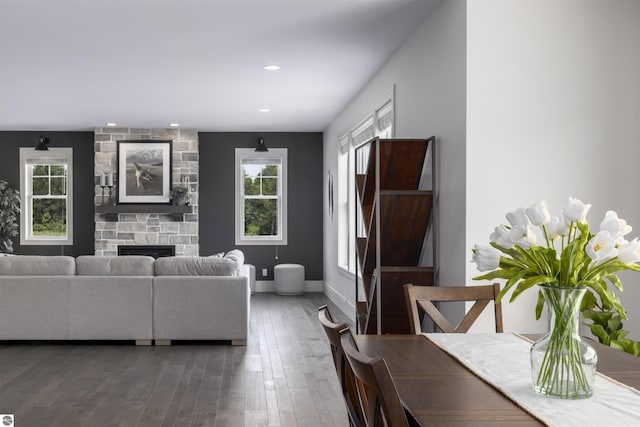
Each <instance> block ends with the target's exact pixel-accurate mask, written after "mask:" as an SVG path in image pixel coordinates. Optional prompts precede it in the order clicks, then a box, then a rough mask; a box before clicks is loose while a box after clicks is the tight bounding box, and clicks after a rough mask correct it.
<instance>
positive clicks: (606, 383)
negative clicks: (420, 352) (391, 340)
mask: <svg viewBox="0 0 640 427" xmlns="http://www.w3.org/2000/svg"><path fill="white" fill-rule="evenodd" d="M423 335H425V336H426V337H427V338H428V339H429V340H431V341H432V342H433V343H435V344H436V345H438V346H439V347H440V348H442V349H443V350H445V351H446V352H447V353H449V354H450V355H451V356H453V357H454V358H456V359H457V360H458V361H459V362H460V363H462V364H463V365H465V366H466V367H467V368H469V369H470V370H471V371H472V372H474V373H475V374H476V375H478V376H479V377H480V378H482V379H483V380H485V381H486V382H488V383H489V384H491V385H492V386H494V387H495V388H497V389H498V390H500V391H501V392H502V393H504V394H505V395H506V396H507V397H509V398H510V399H511V400H513V401H514V402H515V403H517V404H518V405H519V406H521V407H522V408H523V409H525V410H526V411H527V412H529V413H530V414H532V415H533V416H535V417H536V418H538V419H539V420H540V421H542V422H544V423H545V424H547V425H550V426H558V427H569V426H580V427H584V426H616V427H626V426H629V427H632V426H633V427H638V426H640V392H639V391H638V390H636V389H634V388H632V387H629V386H626V385H624V384H620V383H618V382H616V381H615V380H613V379H611V378H609V377H607V376H605V375H601V374H599V373H598V374H597V375H596V379H595V384H594V388H593V396H592V397H590V398H588V399H581V400H564V399H556V398H551V397H545V396H540V395H538V394H536V393H535V392H534V391H533V386H532V382H531V365H530V361H529V360H530V359H529V349H530V348H531V343H529V342H527V341H525V340H524V339H522V338H521V337H518V336H516V335H513V334H475V333H468V334H439V333H436V334H423Z"/></svg>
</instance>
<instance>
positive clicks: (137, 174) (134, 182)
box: [117, 140, 173, 204]
mask: <svg viewBox="0 0 640 427" xmlns="http://www.w3.org/2000/svg"><path fill="white" fill-rule="evenodd" d="M117 143H118V152H117V161H118V166H117V170H118V204H147V203H152V204H170V203H171V168H172V160H173V141H172V140H144V141H140V140H126V141H117Z"/></svg>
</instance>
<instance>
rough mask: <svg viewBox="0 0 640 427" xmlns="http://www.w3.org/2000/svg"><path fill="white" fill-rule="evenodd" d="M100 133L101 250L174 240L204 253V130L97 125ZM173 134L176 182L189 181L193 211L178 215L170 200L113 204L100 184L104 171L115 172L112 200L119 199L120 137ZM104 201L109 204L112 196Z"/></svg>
mask: <svg viewBox="0 0 640 427" xmlns="http://www.w3.org/2000/svg"><path fill="white" fill-rule="evenodd" d="M94 135H95V144H94V151H95V168H94V182H95V189H96V190H95V206H96V211H98V210H99V211H100V212H96V214H95V255H103V256H106V255H118V247H119V246H127V245H131V246H133V245H136V246H150V245H165V246H166V245H170V246H175V254H176V255H198V254H199V244H198V239H199V236H198V192H199V154H198V153H199V150H198V132H197V131H196V130H194V129H138V128H97V129H95V131H94ZM167 139H170V140H172V141H173V144H172V145H173V146H172V149H173V153H172V156H173V160H172V165H171V169H172V184H173V185H175V184H185V185H188V187H189V198H190V205H191V209H190V211H191V212H187V213H183V214H180V215H175V213H172V212H169V211H168V210H169V209H171V208H169V207H167V206H166V205H157V207H154V205H131V207H128V205H118V206H115V207H114V208H113V209H112V210H111V208H109V207H105V206H104V205H103V198H102V189H101V187H100V185H99V184H100V176H101V175H102V174H103V173H105V174H108V173H113V180H114V185H115V187H113V196H112V199H111V202H112V204H115V203H116V200H117V193H116V189H117V180H118V176H117V175H118V174H117V170H116V168H117V163H118V162H117V158H116V156H117V141H121V140H167ZM107 194H108V190H107ZM104 204H105V205H108V204H109V203H108V197H106V198H105V203H104ZM128 210H129V211H128ZM105 211H108V212H105ZM141 211H142V212H141Z"/></svg>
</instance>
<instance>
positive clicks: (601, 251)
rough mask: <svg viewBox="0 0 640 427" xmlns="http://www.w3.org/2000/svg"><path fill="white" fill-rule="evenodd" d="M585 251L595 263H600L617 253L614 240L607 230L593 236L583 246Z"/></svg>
mask: <svg viewBox="0 0 640 427" xmlns="http://www.w3.org/2000/svg"><path fill="white" fill-rule="evenodd" d="M584 250H585V252H586V253H587V255H588V256H589V258H591V259H592V260H593V261H595V262H596V264H602V263H603V262H605V261H608V260H610V259H611V258H614V257H615V256H616V255H618V250H617V249H616V241H615V240H614V239H613V238H612V237H611V234H610V233H609V232H608V231H606V230H605V231H600V232H598V234H596V235H595V236H593V238H592V239H591V240H589V242H588V243H587V246H586V247H585V248H584Z"/></svg>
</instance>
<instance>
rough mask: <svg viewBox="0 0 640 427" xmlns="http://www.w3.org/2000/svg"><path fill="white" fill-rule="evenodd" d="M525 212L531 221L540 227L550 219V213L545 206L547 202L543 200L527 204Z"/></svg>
mask: <svg viewBox="0 0 640 427" xmlns="http://www.w3.org/2000/svg"><path fill="white" fill-rule="evenodd" d="M526 212H527V216H528V217H529V219H530V220H531V223H532V224H533V225H537V226H538V227H542V226H543V225H546V224H548V223H549V221H551V214H550V213H549V208H547V202H545V201H544V200H542V201H540V202H539V203H536V204H535V205H531V206H529V207H528V208H527V210H526Z"/></svg>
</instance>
